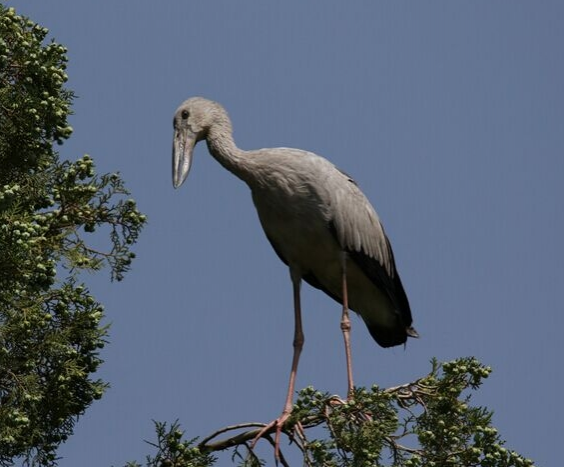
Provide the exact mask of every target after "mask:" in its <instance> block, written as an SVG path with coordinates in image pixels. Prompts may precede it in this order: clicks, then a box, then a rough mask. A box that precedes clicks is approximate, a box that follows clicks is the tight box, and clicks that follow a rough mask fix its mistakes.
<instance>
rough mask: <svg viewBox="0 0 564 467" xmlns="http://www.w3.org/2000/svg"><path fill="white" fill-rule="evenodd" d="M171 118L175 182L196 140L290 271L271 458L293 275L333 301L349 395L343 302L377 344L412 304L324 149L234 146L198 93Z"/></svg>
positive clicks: (299, 341)
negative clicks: (238, 185) (230, 177)
mask: <svg viewBox="0 0 564 467" xmlns="http://www.w3.org/2000/svg"><path fill="white" fill-rule="evenodd" d="M173 125H174V141H173V170H172V172H173V174H172V175H173V185H174V187H175V188H178V187H180V185H182V183H183V182H184V181H185V180H186V177H187V176H188V172H189V171H190V166H191V163H192V153H193V150H194V146H195V145H196V143H198V141H201V140H205V141H206V143H207V146H208V150H209V152H210V154H211V155H212V156H213V157H214V158H215V159H216V160H217V161H218V162H219V163H220V164H221V165H222V166H223V167H225V168H226V169H227V170H229V171H230V172H231V173H233V174H234V175H236V176H237V177H238V178H240V179H241V180H243V181H244V182H245V183H247V185H248V186H249V188H250V189H251V194H252V198H253V202H254V205H255V207H256V210H257V212H258V216H259V219H260V222H261V225H262V228H263V229H264V232H265V234H266V236H267V238H268V240H269V241H270V244H271V245H272V247H273V248H274V251H275V252H276V253H277V254H278V256H279V257H280V259H281V260H282V261H283V262H284V263H285V264H286V265H287V266H288V268H289V270H290V278H291V281H292V287H293V300H294V318H295V320H294V324H295V328H294V341H293V346H294V352H293V358H292V366H291V371H290V379H289V383H288V392H287V396H286V401H285V404H284V408H283V411H282V414H281V415H280V417H279V418H277V419H276V420H274V421H273V422H272V423H271V424H270V425H268V426H267V427H266V428H273V427H275V428H276V436H275V446H276V448H275V451H276V456H277V457H278V446H279V440H280V434H281V430H282V428H283V426H284V423H285V422H286V420H287V419H288V417H289V415H290V413H291V411H292V400H293V393H294V386H295V380H296V373H297V369H298V362H299V358H300V353H301V351H302V347H303V344H304V333H303V330H302V320H301V304H300V285H301V282H302V279H303V280H304V281H306V282H307V283H308V284H310V285H311V286H313V287H315V288H317V289H320V290H322V291H323V292H325V293H326V294H327V295H329V296H330V297H331V298H333V299H334V300H335V301H337V302H338V303H340V304H341V305H342V314H341V329H342V332H343V337H344V342H345V355H346V362H347V381H348V394H349V396H350V395H351V394H352V392H353V388H354V384H353V375H352V362H351V350H350V329H351V324H350V319H349V311H348V310H349V309H351V310H353V311H355V312H356V313H358V314H359V315H360V316H361V318H362V319H363V321H364V323H365V324H366V327H367V328H368V332H369V333H370V335H371V336H372V337H373V338H374V340H375V341H376V342H377V343H378V344H379V345H380V346H382V347H392V346H395V345H400V344H404V343H405V342H406V340H407V338H408V337H418V334H417V332H416V331H415V329H414V328H413V327H412V326H411V323H412V318H411V310H410V307H409V302H408V299H407V296H406V293H405V291H404V288H403V285H402V283H401V280H400V277H399V275H398V272H397V270H396V265H395V261H394V255H393V253H392V248H391V245H390V242H389V240H388V237H387V236H386V233H385V232H384V228H383V227H382V223H381V222H380V220H379V218H378V215H377V214H376V211H375V210H374V208H373V207H372V205H371V204H370V202H369V201H368V199H367V198H366V197H365V196H364V194H363V193H362V191H361V190H360V189H359V187H358V185H357V184H356V183H355V182H354V180H353V179H352V178H350V177H349V176H348V175H347V174H346V173H344V172H342V171H340V170H339V169H338V168H337V167H335V166H334V165H333V164H332V163H331V162H329V161H328V160H326V159H324V158H323V157H320V156H318V155H316V154H313V153H311V152H308V151H303V150H300V149H291V148H270V149H258V150H254V151H244V150H241V149H239V148H238V147H237V146H236V145H235V142H234V140H233V135H232V133H233V131H232V126H231V121H230V119H229V117H228V115H227V112H226V111H225V110H224V108H223V107H222V106H221V105H220V104H218V103H216V102H213V101H210V100H208V99H204V98H201V97H193V98H190V99H188V100H186V101H185V102H183V103H182V104H181V105H180V107H178V109H177V110H176V113H175V114H174V122H173ZM264 431H265V430H263V432H264ZM263 432H261V433H263Z"/></svg>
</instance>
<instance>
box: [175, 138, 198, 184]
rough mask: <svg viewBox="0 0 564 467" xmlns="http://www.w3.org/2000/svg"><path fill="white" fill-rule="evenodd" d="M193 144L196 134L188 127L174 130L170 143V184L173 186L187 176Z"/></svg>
mask: <svg viewBox="0 0 564 467" xmlns="http://www.w3.org/2000/svg"><path fill="white" fill-rule="evenodd" d="M195 145H196V136H195V135H194V134H193V133H192V132H191V131H190V130H189V129H187V128H182V129H175V130H174V141H173V143H172V185H173V186H174V188H178V187H179V186H180V185H182V184H183V183H184V180H186V177H188V172H190V166H191V165H192V152H193V151H194V146H195Z"/></svg>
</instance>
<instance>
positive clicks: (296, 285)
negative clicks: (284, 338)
mask: <svg viewBox="0 0 564 467" xmlns="http://www.w3.org/2000/svg"><path fill="white" fill-rule="evenodd" d="M291 276H292V286H293V294H294V342H293V346H294V355H293V357H292V368H291V370H290V380H289V381H288V393H287V394H286V402H285V403H284V409H283V410H282V414H281V415H280V417H278V418H277V419H276V420H274V421H273V422H272V423H270V424H268V425H267V426H265V427H264V428H263V429H262V430H261V431H260V433H259V434H258V435H257V436H256V437H255V439H254V441H253V443H252V445H251V448H253V447H254V446H255V444H256V442H257V441H258V440H259V439H260V438H261V437H262V436H263V435H264V434H265V433H266V432H268V431H269V430H270V429H272V428H273V427H274V426H276V434H275V437H274V456H275V458H276V460H277V461H278V459H279V457H280V435H281V434H282V428H283V427H284V423H286V420H288V417H289V416H290V414H291V413H292V407H293V403H292V402H293V399H294V388H295V384H296V374H297V373H298V364H299V361H300V354H301V353H302V348H303V346H304V340H305V339H304V332H303V328H302V308H301V300H300V285H301V277H299V276H298V275H297V274H294V273H293V272H291Z"/></svg>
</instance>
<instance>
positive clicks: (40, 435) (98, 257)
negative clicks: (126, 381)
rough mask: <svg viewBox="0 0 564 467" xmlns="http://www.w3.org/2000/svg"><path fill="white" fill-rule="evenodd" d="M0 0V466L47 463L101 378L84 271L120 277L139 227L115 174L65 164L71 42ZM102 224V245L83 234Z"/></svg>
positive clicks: (97, 323)
mask: <svg viewBox="0 0 564 467" xmlns="http://www.w3.org/2000/svg"><path fill="white" fill-rule="evenodd" d="M47 33H48V31H47V29H45V28H43V27H41V26H39V25H37V24H35V23H33V22H32V21H31V20H29V19H27V18H24V17H22V16H18V15H17V14H16V13H15V11H14V10H13V9H12V8H10V9H8V8H6V7H4V6H3V5H1V4H0V128H1V132H0V465H12V464H13V463H14V460H15V459H17V458H22V459H23V460H24V461H25V462H27V463H31V464H36V465H52V464H54V463H55V460H56V454H55V453H56V448H57V446H58V445H59V444H60V443H61V442H62V441H64V440H65V439H66V438H67V437H68V436H69V435H70V434H72V431H73V426H74V423H75V421H76V419H77V417H78V416H79V415H81V414H82V413H84V411H85V410H86V408H87V407H88V406H89V405H90V404H91V403H92V402H93V401H94V400H96V399H99V398H100V397H101V396H102V394H103V392H104V389H105V387H106V383H104V382H103V381H101V380H99V379H94V378H92V375H93V374H94V373H95V371H96V370H97V368H98V367H99V365H100V364H101V363H102V360H101V359H100V355H99V352H100V349H101V348H103V346H104V344H105V337H106V331H107V330H106V327H105V326H103V325H102V324H101V321H102V319H103V307H102V306H101V305H100V304H99V303H98V302H97V301H96V300H95V298H94V297H93V296H92V295H91V294H90V293H89V291H88V289H87V288H86V287H85V286H84V285H83V284H81V283H79V273H80V272H81V271H83V270H98V269H100V268H101V267H102V266H103V265H108V266H109V267H110V269H111V275H112V278H113V279H117V280H120V279H122V277H123V275H124V273H125V272H126V271H127V270H128V269H129V267H130V264H131V260H132V258H133V256H134V255H133V253H132V252H130V247H131V245H133V244H134V243H135V241H136V240H137V237H138V234H139V231H140V229H141V228H142V226H143V224H144V223H145V220H146V219H145V216H144V215H142V214H141V213H140V212H139V211H138V210H137V207H136V204H135V202H134V201H133V200H131V199H126V198H127V194H128V193H127V191H126V189H125V187H124V185H123V182H122V180H121V179H120V177H119V175H118V174H110V175H97V174H96V172H95V167H94V162H93V160H92V159H91V158H90V157H89V156H84V157H82V158H81V159H79V160H78V161H76V162H69V161H62V162H61V161H60V160H59V156H58V154H57V152H56V151H55V150H54V144H55V143H58V144H61V143H62V142H63V141H64V140H65V139H66V138H68V137H69V136H70V135H71V133H72V128H71V127H70V126H69V125H68V122H67V117H68V115H69V114H70V108H71V104H72V98H73V95H72V92H70V91H68V90H66V89H65V88H64V87H63V85H64V83H65V82H66V80H67V76H66V73H65V66H66V60H67V59H66V56H65V53H66V50H65V48H64V47H63V46H61V45H59V44H57V43H55V42H51V43H48V44H44V42H45V38H46V36H47ZM98 229H100V231H101V232H100V233H106V234H107V237H109V245H110V246H109V247H108V246H107V244H108V241H107V240H106V241H105V242H104V241H103V240H102V239H101V238H100V235H97V236H96V238H95V240H96V245H105V246H102V247H101V248H100V247H97V248H94V247H92V246H91V243H92V240H93V239H90V243H88V242H87V241H86V239H87V237H88V238H90V237H91V235H90V233H91V232H94V231H96V230H98Z"/></svg>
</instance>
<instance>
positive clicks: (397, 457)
mask: <svg viewBox="0 0 564 467" xmlns="http://www.w3.org/2000/svg"><path fill="white" fill-rule="evenodd" d="M490 372H491V369H490V368H488V367H485V366H483V365H481V364H480V363H479V362H478V361H477V360H476V359H475V358H461V359H458V360H455V361H452V362H448V363H444V364H442V365H440V364H438V363H437V362H436V361H435V360H433V361H432V369H431V372H430V373H429V374H428V375H427V376H425V377H423V378H420V379H418V380H417V381H414V382H412V383H408V384H404V385H401V386H397V387H393V388H389V389H380V388H379V387H378V386H373V387H372V388H370V389H366V388H356V389H355V391H354V395H353V396H352V397H351V398H349V399H348V400H347V401H344V400H341V399H340V398H339V397H337V396H330V395H329V394H328V393H322V392H320V391H316V390H315V389H313V388H311V387H308V388H305V389H303V390H302V391H301V392H300V393H299V396H298V399H297V401H296V404H295V406H294V409H293V412H292V416H291V417H290V419H289V420H288V422H287V423H286V425H285V427H284V430H283V433H284V434H285V435H286V436H287V437H288V440H289V441H290V442H291V443H293V445H294V446H295V447H296V449H297V450H298V451H299V452H300V454H301V457H302V458H303V460H302V461H300V463H301V464H302V463H303V465H306V466H311V467H320V466H323V467H375V466H378V467H384V466H390V467H391V466H394V467H415V466H417V467H423V466H425V467H433V466H434V467H455V466H456V467H477V466H482V467H513V466H515V467H525V466H529V467H532V466H533V465H534V464H533V462H532V461H531V460H529V459H526V458H524V457H522V456H520V455H519V454H517V453H516V452H514V451H511V450H508V449H506V448H504V447H503V444H504V442H503V441H502V440H501V438H500V436H499V435H498V433H497V430H496V429H495V428H493V427H492V426H491V418H492V413H491V412H490V411H488V410H487V409H486V408H484V407H472V406H471V404H470V399H471V394H470V393H469V392H470V391H471V390H477V389H478V388H479V387H480V385H481V384H482V380H483V379H484V378H487V377H488V375H489V374H490ZM177 426H178V425H177V423H175V424H174V427H175V430H176V428H177ZM265 426H266V425H265V424H256V423H246V424H240V425H235V426H230V427H226V428H222V429H221V430H218V431H217V432H215V433H213V434H212V435H210V436H208V437H206V438H204V439H203V440H202V441H201V442H199V443H198V444H196V442H195V440H190V441H187V442H184V443H186V449H188V448H190V452H192V453H198V455H201V456H204V455H206V454H211V453H213V452H219V451H223V450H227V449H233V450H234V455H233V459H234V460H236V462H237V463H238V464H239V465H240V466H244V467H259V466H261V465H265V462H264V460H261V459H259V458H257V457H256V455H255V453H254V451H253V449H252V441H253V440H254V439H255V437H256V436H257V435H258V434H259V433H260V431H261V429H262V428H263V427H265ZM249 428H253V429H251V430H248V429H249ZM320 428H323V430H322V431H320ZM159 429H160V430H161V431H159ZM245 429H247V431H242V430H245ZM162 430H163V425H162V424H157V435H158V440H159V441H158V443H156V444H152V443H151V444H152V445H153V446H154V447H156V448H157V454H156V456H155V457H149V458H148V463H147V466H150V467H153V466H157V465H159V466H160V465H170V466H171V467H172V466H174V467H187V466H192V465H195V464H193V463H190V462H193V459H194V458H190V460H189V461H187V462H184V461H183V460H182V459H180V458H178V457H176V458H174V459H175V461H174V463H172V464H164V463H159V462H158V461H157V460H159V459H160V460H161V461H162V459H165V458H170V457H166V456H165V453H167V456H168V455H169V454H168V453H170V452H171V449H172V450H173V452H174V448H175V446H177V445H178V443H180V440H179V438H178V437H179V434H178V433H180V432H177V435H176V436H177V438H174V444H172V441H171V438H170V437H167V436H163V431H162ZM227 432H237V433H236V434H235V435H233V436H231V437H230V438H224V439H221V440H219V441H216V438H217V437H218V436H219V435H224V434H225V433H227ZM272 432H273V429H271V430H268V431H267V432H266V433H263V435H262V437H263V438H265V439H266V440H267V441H269V442H270V443H271V444H272V445H273V444H274V441H273V439H272ZM320 434H322V435H323V436H319V435H320ZM241 451H243V453H241ZM149 461H150V462H149ZM214 461H215V460H214V459H213V458H211V457H209V458H204V457H202V458H201V459H199V462H200V463H199V464H197V465H200V466H202V467H205V466H211V465H214ZM183 462H184V463H183ZM280 463H281V464H282V465H283V466H288V465H290V463H289V462H288V461H287V459H286V458H285V456H284V455H283V453H282V452H281V453H280ZM132 466H135V467H139V464H136V463H131V464H128V467H132Z"/></svg>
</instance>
